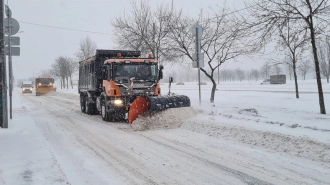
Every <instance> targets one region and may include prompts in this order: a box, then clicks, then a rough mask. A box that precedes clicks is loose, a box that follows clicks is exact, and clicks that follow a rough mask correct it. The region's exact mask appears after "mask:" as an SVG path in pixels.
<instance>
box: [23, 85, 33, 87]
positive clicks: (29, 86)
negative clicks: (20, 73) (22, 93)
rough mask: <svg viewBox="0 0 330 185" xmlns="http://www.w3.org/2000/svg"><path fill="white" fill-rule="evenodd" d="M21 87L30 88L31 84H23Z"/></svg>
mask: <svg viewBox="0 0 330 185" xmlns="http://www.w3.org/2000/svg"><path fill="white" fill-rule="evenodd" d="M22 87H32V84H23V85H22Z"/></svg>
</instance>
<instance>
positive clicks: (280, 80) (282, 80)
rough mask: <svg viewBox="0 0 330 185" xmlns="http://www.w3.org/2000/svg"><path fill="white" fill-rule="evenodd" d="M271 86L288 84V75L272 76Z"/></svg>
mask: <svg viewBox="0 0 330 185" xmlns="http://www.w3.org/2000/svg"><path fill="white" fill-rule="evenodd" d="M270 84H286V75H271V76H270Z"/></svg>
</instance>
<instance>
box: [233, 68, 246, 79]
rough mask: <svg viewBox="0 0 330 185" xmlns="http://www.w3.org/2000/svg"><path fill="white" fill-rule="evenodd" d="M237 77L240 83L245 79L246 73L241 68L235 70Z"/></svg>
mask: <svg viewBox="0 0 330 185" xmlns="http://www.w3.org/2000/svg"><path fill="white" fill-rule="evenodd" d="M235 75H236V77H237V78H238V80H239V81H240V82H241V81H242V80H244V79H245V72H244V71H243V70H242V69H240V68H237V69H235Z"/></svg>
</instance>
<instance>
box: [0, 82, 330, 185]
mask: <svg viewBox="0 0 330 185" xmlns="http://www.w3.org/2000/svg"><path fill="white" fill-rule="evenodd" d="M162 86H163V89H162V90H163V94H166V93H167V92H168V84H166V83H164V84H163V85H162ZM299 88H300V92H301V94H300V99H296V98H295V94H294V85H293V83H292V82H288V84H285V85H260V81H259V82H242V83H241V82H227V83H222V84H221V85H220V86H218V87H217V89H218V90H217V91H216V96H215V103H209V97H210V89H211V86H210V84H208V85H205V86H202V105H201V106H199V101H198V86H197V83H185V85H175V83H174V84H172V89H171V92H174V93H176V94H185V95H188V96H189V97H190V99H191V104H192V108H184V109H171V110H167V111H165V112H160V113H157V114H154V115H153V117H148V115H145V116H142V117H141V118H139V119H138V120H137V122H136V125H135V126H130V125H128V124H126V123H120V122H116V123H111V122H109V123H107V122H103V121H102V119H101V118H100V116H88V115H85V114H82V113H81V112H80V107H79V95H78V93H77V89H76V87H75V88H74V89H69V90H61V89H58V91H57V92H56V93H54V94H50V95H47V96H38V97H36V96H34V95H30V94H24V95H22V94H20V92H19V89H17V91H15V93H14V100H13V101H14V105H13V120H10V122H9V129H0V145H1V152H0V184H10V185H11V184H235V185H236V184H330V116H329V114H330V101H329V100H330V84H327V83H324V85H323V90H324V92H325V93H324V97H325V103H326V109H327V111H328V114H327V115H321V114H319V104H318V94H317V93H316V92H317V89H316V84H315V80H309V81H304V82H301V81H300V82H299ZM133 124H134V123H133ZM141 125H143V126H144V127H143V128H142V129H141V128H140V127H139V128H137V127H138V126H141Z"/></svg>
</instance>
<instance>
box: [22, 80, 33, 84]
mask: <svg viewBox="0 0 330 185" xmlns="http://www.w3.org/2000/svg"><path fill="white" fill-rule="evenodd" d="M22 84H32V81H23V82H22Z"/></svg>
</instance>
